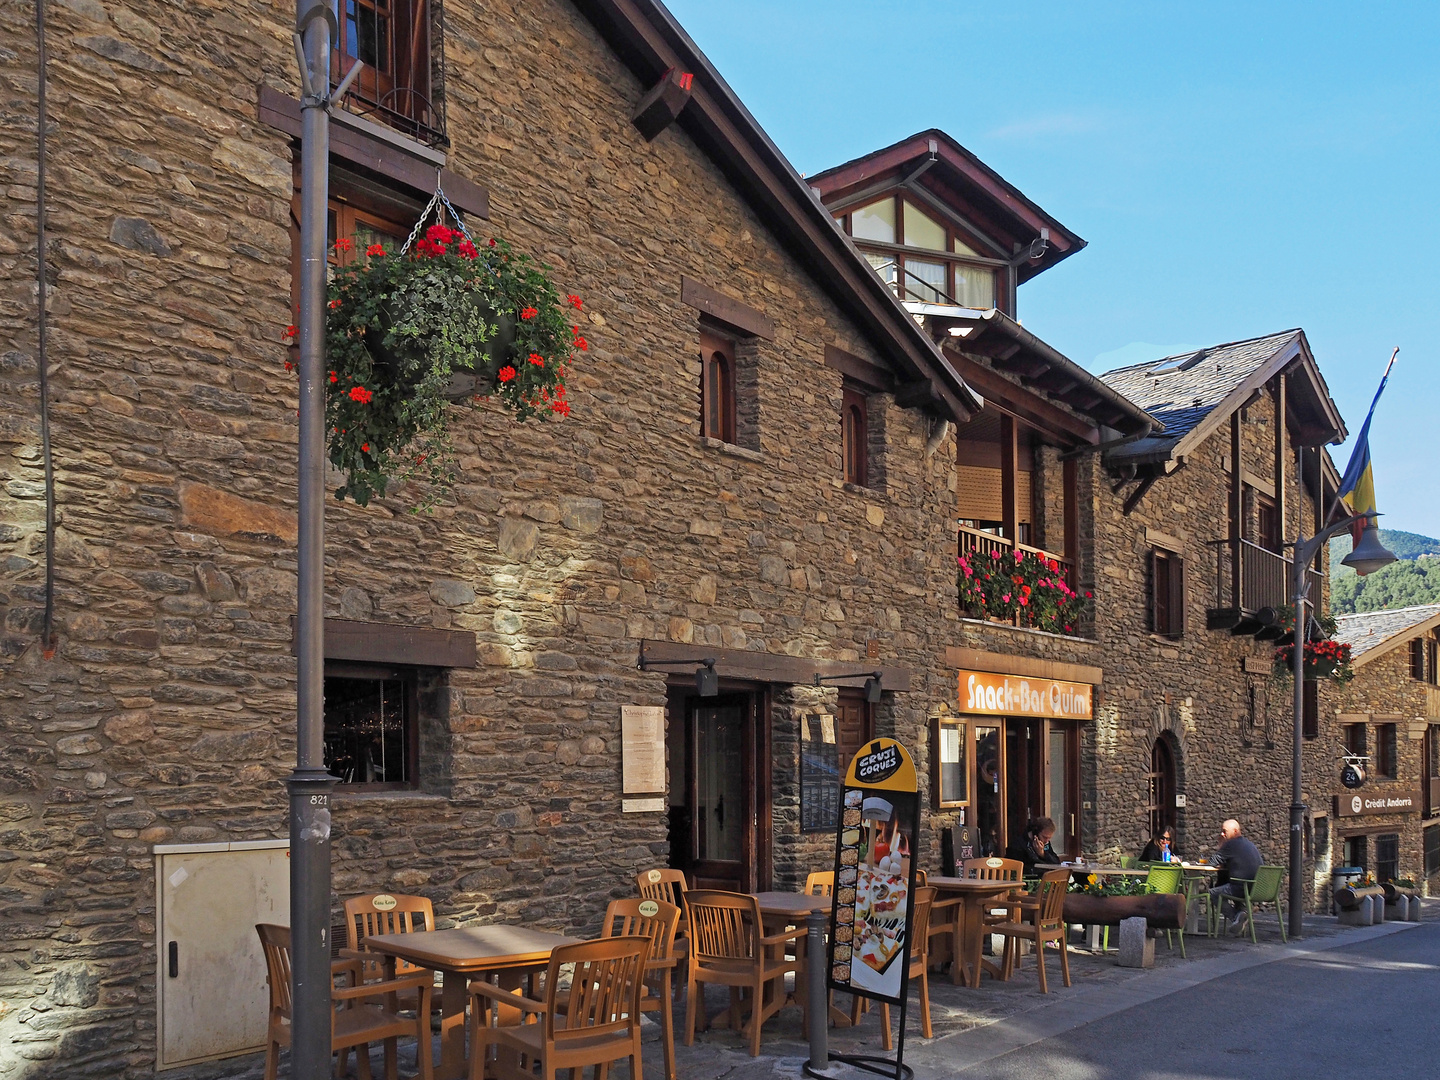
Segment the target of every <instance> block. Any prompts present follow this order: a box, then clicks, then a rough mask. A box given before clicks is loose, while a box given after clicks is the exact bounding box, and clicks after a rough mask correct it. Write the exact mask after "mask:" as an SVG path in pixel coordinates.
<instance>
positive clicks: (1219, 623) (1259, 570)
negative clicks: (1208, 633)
mask: <svg viewBox="0 0 1440 1080" xmlns="http://www.w3.org/2000/svg"><path fill="white" fill-rule="evenodd" d="M1209 547H1210V548H1211V549H1213V550H1214V552H1215V597H1214V602H1213V603H1212V604H1211V606H1210V610H1209V611H1208V612H1207V613H1206V620H1205V622H1206V626H1207V627H1209V629H1211V630H1229V631H1230V632H1231V633H1235V634H1256V635H1257V636H1262V637H1263V636H1267V634H1272V633H1273V635H1276V636H1278V633H1279V631H1278V628H1277V624H1276V623H1275V621H1274V620H1275V617H1276V615H1277V614H1278V612H1279V610H1280V609H1281V608H1283V607H1286V606H1287V605H1288V604H1289V603H1290V575H1291V573H1292V572H1293V571H1292V570H1291V562H1290V560H1289V559H1287V558H1286V557H1285V556H1284V555H1280V554H1278V553H1276V552H1274V551H1271V550H1270V549H1269V548H1263V547H1261V546H1260V545H1259V544H1256V543H1252V542H1251V541H1249V540H1212V541H1210V543H1209ZM1306 574H1307V575H1308V579H1309V582H1310V599H1311V600H1312V601H1316V602H1318V600H1319V599H1320V584H1321V582H1320V575H1319V574H1318V573H1316V572H1315V571H1314V570H1307V571H1306Z"/></svg>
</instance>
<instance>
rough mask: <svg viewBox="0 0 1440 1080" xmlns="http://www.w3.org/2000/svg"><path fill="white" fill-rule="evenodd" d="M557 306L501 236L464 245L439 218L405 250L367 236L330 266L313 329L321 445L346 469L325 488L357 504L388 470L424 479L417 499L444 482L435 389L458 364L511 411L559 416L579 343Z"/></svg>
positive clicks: (542, 280)
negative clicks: (322, 385) (358, 248)
mask: <svg viewBox="0 0 1440 1080" xmlns="http://www.w3.org/2000/svg"><path fill="white" fill-rule="evenodd" d="M336 247H337V248H338V249H340V250H342V251H349V250H350V249H351V247H353V242H352V241H351V240H350V239H349V238H348V237H347V238H342V239H341V240H340V241H338V242H337V244H336ZM567 303H568V304H569V306H570V307H571V308H578V307H579V306H580V299H579V297H575V296H572V297H568V298H567ZM569 314H570V312H568V311H567V310H566V309H565V308H563V307H562V306H561V299H560V296H559V294H558V292H557V291H556V289H555V287H554V286H553V285H551V284H550V281H549V280H548V279H547V278H546V276H545V274H544V272H543V269H542V268H541V267H539V266H537V265H536V264H535V263H533V262H532V261H531V260H530V259H529V257H528V256H525V255H519V254H516V253H515V252H513V251H512V250H511V248H510V246H509V245H508V244H506V243H505V242H504V241H503V240H491V241H490V242H489V244H488V245H486V246H485V247H484V248H482V249H480V250H476V248H475V247H474V246H473V245H472V244H471V243H470V241H469V240H468V239H465V238H464V236H463V235H462V234H461V233H458V232H452V231H451V230H450V229H448V228H446V227H444V226H443V225H432V226H431V227H430V228H429V230H427V232H426V235H425V238H424V239H422V240H421V241H420V242H419V244H417V245H416V252H415V254H414V255H412V256H408V257H402V256H400V255H398V254H395V253H393V252H391V251H389V250H387V249H383V248H382V247H381V246H380V245H372V246H371V247H370V248H369V249H368V250H367V251H366V252H365V257H364V258H363V259H356V260H355V261H354V262H352V263H351V264H350V265H349V266H346V267H343V268H341V269H339V270H337V271H336V272H335V274H334V276H333V277H332V278H331V281H330V287H329V309H328V311H327V315H326V327H325V355H326V364H327V366H328V368H329V372H328V381H327V384H326V401H325V425H326V430H327V432H328V440H327V446H328V450H329V457H330V462H331V464H332V465H334V466H335V467H336V468H337V469H339V470H340V471H342V472H344V473H345V474H346V479H345V483H344V485H343V486H341V487H340V488H339V489H338V490H337V491H336V492H335V495H336V497H337V498H339V499H344V498H346V497H347V496H348V497H350V498H352V499H354V500H355V501H356V502H357V503H359V504H360V505H361V506H364V505H366V504H368V503H369V501H370V499H371V498H372V497H374V496H376V495H380V496H383V495H384V494H385V489H386V486H387V484H388V483H389V482H390V480H391V479H392V478H394V477H396V476H399V477H401V478H405V479H408V478H412V477H418V478H419V479H422V480H424V481H426V482H428V483H429V484H430V485H431V490H430V492H429V495H428V496H427V499H426V504H427V505H429V504H433V502H434V501H435V500H436V499H438V498H439V496H440V495H441V494H443V493H444V492H445V491H446V490H448V489H449V487H450V485H451V484H453V483H454V479H455V474H456V465H455V455H454V451H453V449H452V448H451V445H450V440H449V436H448V432H447V428H446V424H447V418H448V412H449V404H450V403H449V401H448V399H447V396H446V395H447V393H448V391H449V388H450V386H451V380H452V378H453V376H455V375H456V374H458V373H473V374H474V375H475V376H476V378H477V380H478V381H479V383H480V384H481V385H482V386H486V387H488V388H489V394H490V395H493V396H494V397H495V398H496V399H497V400H499V401H500V402H501V403H502V404H504V405H505V406H506V407H507V408H509V409H510V411H511V412H512V413H513V414H514V416H515V419H517V420H521V421H524V420H527V419H531V418H533V417H537V416H542V415H551V416H557V417H558V416H565V415H568V414H569V412H570V406H569V403H568V402H567V401H566V399H565V384H564V377H565V375H566V373H567V371H568V367H569V363H570V360H571V357H572V355H573V350H574V349H584V348H586V342H585V339H584V338H583V337H581V336H580V334H579V328H578V327H572V326H571V325H570V320H569V319H568V318H567V315H569ZM512 325H513V329H514V341H513V344H510V343H508V341H507V339H508V337H509V333H508V332H509V329H510V327H511V326H512Z"/></svg>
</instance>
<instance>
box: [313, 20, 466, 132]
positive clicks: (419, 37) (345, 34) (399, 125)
mask: <svg viewBox="0 0 1440 1080" xmlns="http://www.w3.org/2000/svg"><path fill="white" fill-rule="evenodd" d="M340 7H341V11H342V12H343V13H344V14H343V15H342V16H341V30H340V41H339V47H338V48H336V49H335V50H334V52H333V53H332V54H331V57H332V61H331V78H332V79H333V80H334V81H335V82H336V83H338V82H339V81H340V80H341V79H343V78H344V77H345V75H346V74H348V73H349V71H350V68H351V67H352V66H353V65H355V64H357V63H358V64H360V65H361V68H360V74H359V75H357V76H356V78H355V81H354V83H352V84H351V87H350V90H349V92H348V93H347V94H346V98H345V101H346V104H347V105H352V106H354V107H355V108H356V110H357V111H359V112H363V113H367V114H370V115H372V116H373V117H374V118H375V119H378V120H380V121H381V122H382V123H385V124H388V125H389V126H391V127H393V128H396V129H398V130H400V131H404V132H405V133H406V134H408V135H411V136H412V137H414V138H416V139H420V140H422V141H424V142H428V143H430V144H432V145H441V144H443V143H444V142H445V119H444V106H443V100H442V95H441V94H439V93H438V92H436V91H437V89H438V88H436V87H433V86H432V85H431V76H432V73H433V72H440V71H443V57H444V49H443V46H441V43H440V42H439V40H438V36H439V29H440V22H439V20H438V19H433V18H432V16H431V11H430V4H429V2H428V0H343V2H342V3H341V5H340ZM436 60H439V61H440V63H435V62H434V61H436Z"/></svg>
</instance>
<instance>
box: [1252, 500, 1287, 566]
mask: <svg viewBox="0 0 1440 1080" xmlns="http://www.w3.org/2000/svg"><path fill="white" fill-rule="evenodd" d="M1250 491H1251V492H1252V493H1253V497H1254V499H1255V540H1256V542H1257V543H1258V544H1259V545H1260V546H1261V547H1263V548H1264V549H1265V550H1266V551H1273V552H1275V553H1276V554H1280V553H1282V552H1283V550H1284V544H1285V538H1284V537H1283V536H1281V535H1280V504H1279V503H1278V502H1277V501H1276V500H1275V499H1272V498H1271V497H1270V496H1269V495H1266V494H1265V493H1264V492H1262V491H1257V490H1255V489H1254V488H1251V489H1250Z"/></svg>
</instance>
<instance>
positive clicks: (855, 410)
mask: <svg viewBox="0 0 1440 1080" xmlns="http://www.w3.org/2000/svg"><path fill="white" fill-rule="evenodd" d="M840 395H841V397H840V458H841V466H840V468H841V475H842V476H843V477H844V480H845V482H846V483H847V484H854V485H856V486H857V487H868V486H869V484H870V407H869V403H868V401H867V400H866V397H865V395H864V394H863V393H862V392H861V391H859V390H856V389H853V388H852V387H849V386H846V387H844V388H842V389H841V391H840Z"/></svg>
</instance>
